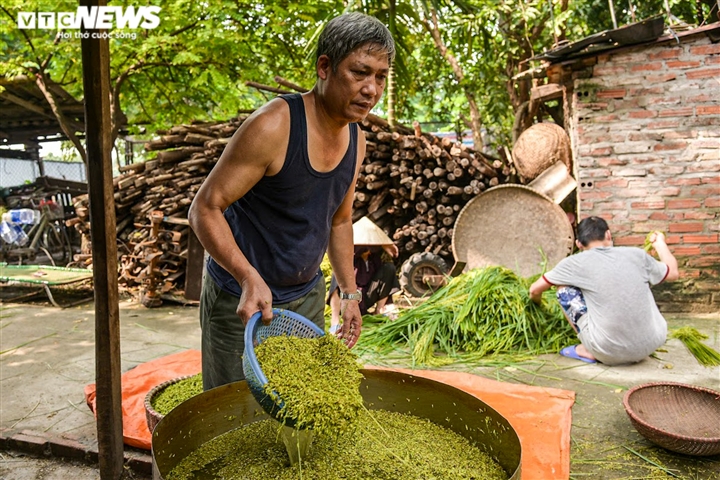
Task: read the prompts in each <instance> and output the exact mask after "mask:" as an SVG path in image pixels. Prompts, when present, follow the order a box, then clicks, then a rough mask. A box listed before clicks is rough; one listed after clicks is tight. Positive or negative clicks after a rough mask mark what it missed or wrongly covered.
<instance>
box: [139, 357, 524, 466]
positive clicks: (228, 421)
mask: <svg viewBox="0 0 720 480" xmlns="http://www.w3.org/2000/svg"><path fill="white" fill-rule="evenodd" d="M362 373H363V375H364V376H365V379H364V380H363V381H362V384H361V393H362V395H363V398H364V399H365V403H366V405H367V407H368V408H369V409H371V410H387V411H391V412H399V413H407V414H411V415H415V416H418V417H422V418H427V419H429V420H430V421H432V422H434V423H437V424H438V425H442V426H444V427H447V428H449V429H451V430H453V431H455V432H457V433H458V434H460V435H462V436H463V437H465V438H468V439H469V440H471V441H473V442H474V443H475V444H476V445H477V446H478V448H480V449H481V450H483V451H485V452H487V453H488V454H489V455H491V456H492V457H494V458H495V459H496V461H497V462H498V463H499V464H500V465H501V466H502V467H503V469H505V471H506V472H507V473H508V477H509V478H510V479H511V480H519V479H520V454H521V447H520V439H519V438H518V435H517V433H516V432H515V430H514V429H513V427H512V425H510V423H509V422H508V421H507V420H506V419H505V418H504V417H503V416H502V415H500V414H499V413H498V412H497V411H495V410H494V409H493V408H492V407H490V406H489V405H487V404H486V403H485V402H483V401H482V400H479V399H478V398H476V397H474V396H473V395H470V394H469V393H467V392H464V391H462V390H460V389H457V388H455V387H451V386H450V385H446V384H444V383H440V382H436V381H434V380H429V379H425V378H420V377H415V376H412V375H408V374H405V373H400V372H393V371H387V370H371V369H366V370H363V371H362ZM267 418H269V417H268V415H267V414H265V413H264V412H263V410H262V408H261V407H260V405H258V404H257V402H256V401H255V398H254V397H253V395H252V393H250V389H249V388H248V386H247V382H245V381H241V382H236V383H231V384H229V385H224V386H221V387H217V388H213V389H212V390H208V391H207V392H204V393H202V394H200V395H198V396H196V397H193V398H191V399H189V400H187V401H185V402H183V403H182V404H181V405H179V406H177V407H175V408H174V409H173V410H172V411H171V412H170V413H168V414H167V415H165V417H164V418H163V419H162V420H161V421H160V423H158V425H157V427H155V431H154V432H153V437H152V459H153V480H162V479H164V478H165V477H166V476H167V474H168V473H169V472H170V471H171V470H172V469H173V468H174V467H175V466H176V465H177V464H178V463H180V461H181V460H183V459H184V458H185V457H186V456H187V455H189V454H190V453H192V452H193V451H194V450H195V449H196V448H198V447H199V446H200V445H202V444H204V443H205V442H208V441H210V440H212V439H213V438H215V437H217V436H219V435H222V434H223V433H226V432H229V431H230V430H234V429H236V428H239V427H241V426H243V425H246V424H250V423H253V422H257V421H259V420H265V419H267Z"/></svg>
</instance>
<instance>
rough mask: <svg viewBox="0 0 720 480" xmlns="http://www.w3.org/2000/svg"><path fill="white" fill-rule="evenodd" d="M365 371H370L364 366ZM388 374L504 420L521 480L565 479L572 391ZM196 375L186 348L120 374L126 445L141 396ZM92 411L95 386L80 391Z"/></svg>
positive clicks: (135, 431) (141, 441) (137, 429)
mask: <svg viewBox="0 0 720 480" xmlns="http://www.w3.org/2000/svg"><path fill="white" fill-rule="evenodd" d="M368 368H376V367H372V366H368ZM386 370H394V371H398V372H402V373H406V374H410V375H416V376H419V377H425V378H429V379H431V380H435V381H438V382H443V383H446V384H448V385H452V386H453V387H456V388H459V389H461V390H464V391H466V392H468V393H470V394H471V395H474V396H476V397H477V398H479V399H481V400H482V401H483V402H485V403H487V404H488V405H490V406H491V407H492V408H494V409H495V410H497V411H498V413H500V414H501V415H502V416H504V417H505V418H506V419H507V420H508V421H509V422H510V424H512V426H513V427H514V428H515V431H516V432H517V434H518V437H520V444H521V445H522V479H523V480H547V479H549V478H552V479H553V480H556V479H557V480H561V479H566V478H569V476H570V423H571V408H572V405H573V403H574V401H575V392H573V391H569V390H560V389H556V388H543V387H530V386H527V385H517V384H512V383H503V382H498V381H495V380H489V379H487V378H483V377H479V376H477V375H471V374H469V373H461V372H450V371H435V370H406V369H386ZM199 372H200V352H199V351H197V350H188V351H185V352H180V353H176V354H173V355H169V356H167V357H162V358H158V359H156V360H152V361H150V362H147V363H144V364H141V365H138V366H137V367H135V368H133V369H132V370H130V371H128V372H125V373H124V374H123V375H122V410H123V412H122V413H123V415H122V417H123V438H124V441H125V443H126V444H127V445H130V446H133V447H138V448H144V449H147V450H150V447H151V440H152V437H151V435H150V432H149V431H148V428H147V422H146V420H145V404H144V401H145V396H146V395H147V393H148V392H149V391H150V390H151V389H152V388H153V387H155V386H156V385H158V384H160V383H162V382H165V381H167V380H171V379H173V378H177V377H182V376H185V375H193V374H196V373H199ZM85 397H86V400H87V403H88V406H89V407H90V409H91V410H93V411H95V384H91V385H88V386H86V387H85Z"/></svg>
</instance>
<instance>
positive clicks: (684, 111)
mask: <svg viewBox="0 0 720 480" xmlns="http://www.w3.org/2000/svg"><path fill="white" fill-rule="evenodd" d="M694 113H695V110H694V109H693V107H682V108H666V109H663V110H660V111H659V112H658V117H661V118H662V117H692V116H693V114H694Z"/></svg>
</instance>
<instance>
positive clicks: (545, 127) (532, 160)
mask: <svg viewBox="0 0 720 480" xmlns="http://www.w3.org/2000/svg"><path fill="white" fill-rule="evenodd" d="M512 157H513V162H514V163H515V168H516V169H517V172H518V175H520V177H522V178H523V180H525V182H529V181H531V180H533V179H535V178H537V176H538V175H540V174H541V173H542V172H544V171H545V170H547V169H548V168H550V167H551V166H553V165H554V164H555V163H556V162H557V161H561V162H563V163H564V164H565V166H566V167H567V170H568V173H572V160H571V159H572V153H571V150H570V137H568V134H567V132H565V129H564V128H562V127H561V126H560V125H558V124H556V123H550V122H543V123H536V124H535V125H533V126H531V127H530V128H528V129H527V130H525V131H524V132H522V133H521V134H520V137H518V139H517V141H516V142H515V145H513V149H512Z"/></svg>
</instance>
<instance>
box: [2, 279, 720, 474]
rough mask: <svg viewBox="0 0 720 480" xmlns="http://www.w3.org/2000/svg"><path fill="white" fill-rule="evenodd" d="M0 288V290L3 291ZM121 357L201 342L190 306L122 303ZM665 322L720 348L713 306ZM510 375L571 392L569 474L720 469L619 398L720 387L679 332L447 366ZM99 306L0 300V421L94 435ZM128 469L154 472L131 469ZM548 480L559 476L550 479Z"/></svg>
mask: <svg viewBox="0 0 720 480" xmlns="http://www.w3.org/2000/svg"><path fill="white" fill-rule="evenodd" d="M11 293H15V292H11V291H10V289H7V288H5V289H2V291H1V292H0V299H2V298H5V299H6V298H7V297H8V296H10V294H11ZM88 293H91V291H85V292H80V291H74V292H67V295H65V296H63V294H59V295H58V294H55V298H56V300H57V301H58V302H59V303H61V304H62V303H64V302H65V301H68V300H72V301H75V300H78V299H82V298H83V297H84V296H87V294H88ZM120 313H121V314H120V319H121V338H122V341H121V360H122V365H121V369H122V371H123V372H125V371H127V370H128V369H130V368H132V367H134V366H136V365H139V364H141V363H144V362H147V361H149V360H152V359H154V358H159V357H161V356H164V355H168V354H171V353H175V352H179V351H182V350H185V349H199V346H200V345H199V343H200V329H199V323H198V317H197V307H196V306H183V305H179V304H177V303H172V302H165V304H164V305H163V306H162V307H160V308H155V309H147V308H144V307H142V306H140V305H138V304H137V303H136V302H134V301H132V300H131V299H125V300H123V301H122V302H121V304H120ZM666 318H667V320H668V324H669V327H670V328H675V327H679V326H685V325H690V326H693V327H695V328H697V329H698V330H700V331H701V332H703V333H705V334H706V335H708V336H709V339H708V340H707V343H708V344H709V345H711V346H712V347H714V348H715V349H716V350H720V312H718V313H714V314H676V313H673V314H669V313H668V314H666ZM362 360H363V361H364V362H365V363H366V364H376V365H384V366H387V365H389V364H392V365H393V366H398V367H405V368H407V367H409V365H408V364H407V363H406V362H402V361H397V360H393V361H392V362H391V361H389V360H388V359H386V358H380V357H375V356H372V355H371V356H367V357H365V358H363V359H362ZM445 368H450V369H456V370H462V371H466V372H469V373H474V374H477V375H480V376H483V377H487V378H491V379H494V380H500V381H504V382H510V383H524V384H528V385H534V386H547V387H554V388H560V389H566V390H573V391H575V392H576V401H575V404H574V405H573V407H572V431H571V460H570V478H571V479H585V478H587V479H613V480H621V479H622V480H630V479H653V478H681V479H687V480H711V479H718V478H720V456H714V457H691V456H685V455H680V454H676V453H672V452H670V451H667V450H664V449H662V448H660V447H657V446H654V445H653V444H651V443H650V442H648V441H647V440H646V439H644V438H643V437H642V436H641V435H640V434H638V433H637V431H635V429H634V428H633V426H632V425H631V423H630V422H629V420H628V417H627V415H626V413H625V410H624V408H623V405H622V398H623V395H624V393H625V392H626V391H627V390H628V389H629V388H630V387H632V386H634V385H638V384H641V383H648V382H655V381H674V382H680V383H686V384H692V385H698V386H704V387H707V388H711V389H714V390H720V367H714V368H704V367H701V366H700V365H699V364H698V363H697V362H696V361H695V359H694V358H693V357H692V356H691V355H690V354H689V352H688V351H687V349H685V347H684V346H683V344H682V343H681V342H680V341H678V340H674V339H670V340H668V342H667V343H666V345H665V348H664V351H661V352H658V353H657V354H656V357H655V358H652V357H651V358H648V359H646V360H644V361H643V362H640V363H639V364H636V365H631V366H622V367H607V366H603V365H589V364H585V363H582V362H578V361H575V360H572V359H568V358H565V357H561V356H559V355H556V354H549V355H541V356H538V357H537V358H535V359H533V360H531V361H528V362H525V363H523V364H517V365H513V366H505V367H497V368H496V367H492V368H490V367H477V366H472V365H462V366H457V365H456V366H450V367H445ZM94 376H95V371H94V308H93V305H92V303H85V304H83V305H79V306H74V307H70V308H65V309H59V308H56V307H53V306H51V305H50V303H49V302H48V299H47V297H45V296H44V295H43V294H40V295H38V296H36V297H34V299H29V300H28V299H26V300H23V301H22V302H17V301H15V302H11V303H8V302H7V301H5V302H4V303H3V304H2V305H0V407H1V408H0V411H1V413H0V432H8V431H27V432H42V433H43V434H47V435H71V436H72V437H73V438H75V439H76V440H77V441H78V442H82V443H84V444H87V443H92V442H95V445H96V440H95V438H96V432H95V428H96V424H95V421H94V418H93V416H92V414H91V412H90V410H89V409H88V408H87V406H86V405H85V401H84V395H83V387H84V386H85V385H87V384H89V383H93V382H94ZM124 476H125V478H138V479H145V478H150V477H149V475H146V474H143V473H142V472H138V471H137V470H133V469H130V468H128V469H126V472H125V474H124ZM98 477H99V473H98V469H97V465H96V464H93V463H92V462H89V463H88V462H87V461H66V460H64V459H62V458H60V457H58V456H53V455H34V454H32V453H31V452H27V451H18V450H14V449H7V448H3V449H2V450H0V478H2V479H8V480H25V479H85V478H88V479H89V478H98ZM548 480H554V479H548Z"/></svg>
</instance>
